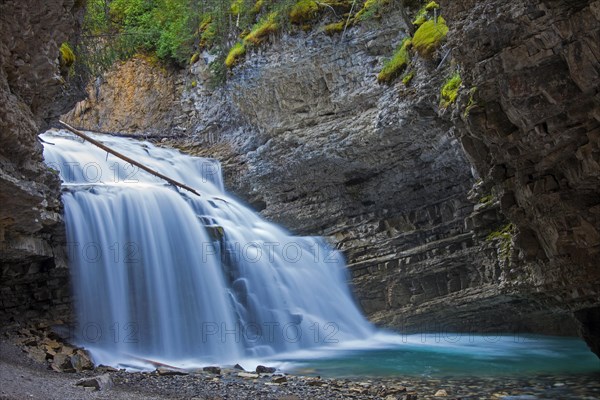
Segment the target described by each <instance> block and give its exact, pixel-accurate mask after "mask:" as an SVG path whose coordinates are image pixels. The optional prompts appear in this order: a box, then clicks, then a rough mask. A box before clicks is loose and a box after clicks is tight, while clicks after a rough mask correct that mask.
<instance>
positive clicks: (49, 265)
mask: <svg viewBox="0 0 600 400" xmlns="http://www.w3.org/2000/svg"><path fill="white" fill-rule="evenodd" d="M79 3H81V2H79ZM79 3H76V2H74V1H73V0H55V1H45V2H37V1H11V0H7V1H3V2H2V3H1V4H0V35H1V37H2V41H1V42H0V65H1V68H0V104H1V106H0V204H1V207H0V264H1V267H0V314H1V316H2V317H5V316H9V315H16V314H19V315H20V316H27V315H29V314H27V313H23V312H24V311H28V310H29V311H35V312H38V311H47V310H50V309H52V311H53V312H55V313H57V314H60V313H62V312H64V310H65V307H66V305H67V304H68V302H69V292H70V287H69V283H68V271H67V268H66V265H65V264H64V261H63V262H61V260H64V257H62V256H61V254H60V253H61V250H60V248H61V245H62V242H64V238H58V239H57V237H60V236H61V230H62V226H61V224H60V222H61V217H60V210H61V205H60V202H59V194H60V192H59V190H60V182H59V180H58V178H57V177H56V175H55V174H54V173H52V172H51V171H50V170H49V169H48V168H47V167H46V166H45V165H44V164H43V162H42V146H41V144H40V143H39V141H38V139H37V134H38V133H39V132H40V131H41V130H42V129H44V127H46V126H47V124H48V122H50V121H52V120H53V119H55V118H57V116H58V115H60V113H62V112H64V111H65V110H67V109H69V108H70V107H72V106H73V104H74V101H73V100H74V99H73V96H72V95H71V96H69V95H67V96H65V93H71V94H72V93H73V92H72V88H71V87H70V86H69V85H68V84H66V83H65V79H64V77H62V76H61V75H60V72H59V62H58V57H59V50H58V49H59V46H60V45H61V43H62V42H64V41H66V40H67V39H69V37H70V36H71V35H73V34H74V32H75V29H76V27H77V26H78V19H77V18H76V16H79V17H80V16H81V15H80V13H81V11H82V10H81V4H79ZM57 243H59V245H58V246H56V244H57ZM59 267H62V268H59Z"/></svg>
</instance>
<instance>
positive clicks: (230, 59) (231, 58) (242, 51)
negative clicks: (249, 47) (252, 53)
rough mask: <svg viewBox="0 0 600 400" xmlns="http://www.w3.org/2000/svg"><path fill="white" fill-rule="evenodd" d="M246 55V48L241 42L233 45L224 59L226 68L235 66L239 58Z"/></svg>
mask: <svg viewBox="0 0 600 400" xmlns="http://www.w3.org/2000/svg"><path fill="white" fill-rule="evenodd" d="M244 55H246V46H245V45H244V43H243V42H237V43H236V44H234V45H233V47H232V48H231V49H230V50H229V53H228V54H227V57H226V58H225V65H226V66H227V68H233V66H234V65H236V64H237V63H238V61H239V59H240V58H242V57H243V56H244Z"/></svg>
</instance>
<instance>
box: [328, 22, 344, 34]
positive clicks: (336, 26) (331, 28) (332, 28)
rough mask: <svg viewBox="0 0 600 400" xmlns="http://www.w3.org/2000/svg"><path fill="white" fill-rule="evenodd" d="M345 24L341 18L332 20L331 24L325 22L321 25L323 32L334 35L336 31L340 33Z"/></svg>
mask: <svg viewBox="0 0 600 400" xmlns="http://www.w3.org/2000/svg"><path fill="white" fill-rule="evenodd" d="M345 26H346V20H342V21H339V22H334V23H331V24H327V25H325V26H324V27H323V32H325V33H326V34H328V35H335V34H336V33H340V32H342V31H343V30H344V27H345Z"/></svg>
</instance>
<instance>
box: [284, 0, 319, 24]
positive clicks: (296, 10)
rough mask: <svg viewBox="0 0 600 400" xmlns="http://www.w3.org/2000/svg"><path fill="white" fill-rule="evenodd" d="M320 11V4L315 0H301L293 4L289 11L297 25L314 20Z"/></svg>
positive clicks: (291, 18) (291, 19)
mask: <svg viewBox="0 0 600 400" xmlns="http://www.w3.org/2000/svg"><path fill="white" fill-rule="evenodd" d="M318 13H319V5H318V4H317V2H316V1H313V0H300V1H298V2H297V3H296V4H294V5H293V6H292V8H291V9H290V12H289V16H290V21H292V23H293V24H296V25H303V24H305V23H306V22H308V21H311V20H313V19H314V18H315V17H316V16H317V14H318Z"/></svg>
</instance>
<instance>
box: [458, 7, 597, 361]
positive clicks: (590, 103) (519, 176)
mask: <svg viewBox="0 0 600 400" xmlns="http://www.w3.org/2000/svg"><path fill="white" fill-rule="evenodd" d="M447 3H448V9H449V10H451V11H450V12H451V15H452V19H453V20H455V21H456V23H455V24H454V25H453V31H454V34H453V35H452V36H451V43H450V46H452V49H453V54H454V56H455V57H456V59H457V60H458V62H459V63H460V65H461V66H462V68H463V70H464V75H465V76H466V77H467V82H468V84H469V85H471V86H476V87H477V96H476V99H477V100H476V101H477V103H478V104H480V105H481V106H480V107H475V108H473V109H472V110H471V112H470V113H469V116H468V118H466V122H467V124H466V126H465V128H464V129H460V133H459V136H460V138H461V142H462V143H463V145H464V149H465V151H466V154H467V155H468V157H469V159H470V160H471V162H472V163H473V165H474V166H475V167H476V168H477V170H478V171H479V172H480V174H481V176H482V177H483V179H484V183H483V185H484V186H485V187H486V188H487V190H490V191H492V192H494V193H495V194H496V195H497V197H498V198H499V199H500V205H501V208H502V212H503V213H504V214H505V215H506V216H507V217H508V218H509V219H510V220H511V221H512V222H513V223H514V224H515V226H516V227H517V228H518V235H517V237H516V245H517V247H518V249H519V250H520V257H519V262H518V267H519V268H520V269H521V270H524V271H526V273H527V274H528V276H529V280H530V281H531V282H532V284H533V287H532V289H531V290H530V292H531V293H532V294H536V295H538V296H543V301H542V302H541V303H540V306H542V307H550V308H557V309H561V310H567V311H574V312H575V314H574V315H575V317H576V318H577V319H578V321H579V322H580V323H581V329H582V335H583V336H584V337H585V338H586V339H587V340H588V343H589V344H590V347H591V348H592V349H593V350H594V351H595V352H596V354H598V349H599V346H600V343H599V340H600V324H599V318H598V316H599V315H600V308H599V301H600V261H599V260H598V256H599V254H600V233H599V232H600V96H599V93H600V1H517V2H510V3H506V2H501V1H490V2H476V1H463V2H460V4H457V3H456V2H452V4H450V2H447ZM509 18H510V20H509Z"/></svg>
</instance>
